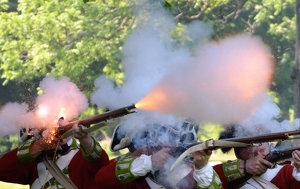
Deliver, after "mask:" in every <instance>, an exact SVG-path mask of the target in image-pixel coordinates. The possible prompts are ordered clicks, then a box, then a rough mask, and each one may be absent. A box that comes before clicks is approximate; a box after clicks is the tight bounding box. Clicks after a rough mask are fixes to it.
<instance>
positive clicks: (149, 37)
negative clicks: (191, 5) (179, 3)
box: [91, 12, 211, 109]
mask: <svg viewBox="0 0 300 189" xmlns="http://www.w3.org/2000/svg"><path fill="white" fill-rule="evenodd" d="M157 20H159V22H158V21H157ZM174 27H175V22H174V19H173V18H171V17H169V16H168V15H166V14H164V13H162V12H153V13H152V14H151V15H150V20H149V21H148V22H147V23H146V24H145V26H144V27H143V28H140V29H137V30H135V31H134V32H133V33H132V34H131V35H130V36H129V37H128V39H127V40H126V42H125V43H124V46H123V51H122V52H123V57H122V67H123V71H124V75H125V83H124V85H122V87H115V86H114V85H113V82H112V81H110V80H109V79H107V78H106V77H105V76H100V77H99V78H98V79H97V80H96V81H95V87H96V89H97V90H96V91H95V92H94V93H93V94H92V96H91V102H92V103H93V104H97V105H98V106H99V107H101V108H109V109H116V108H120V107H123V106H128V105H131V104H134V103H136V102H138V101H139V100H140V99H141V98H142V97H144V96H145V95H147V94H148V93H149V91H150V90H151V89H152V88H153V86H154V85H156V84H157V83H158V82H159V81H160V80H161V78H162V77H164V76H165V75H166V74H167V73H169V72H170V69H173V68H176V67H178V66H180V65H183V64H185V63H186V62H187V60H188V59H189V58H190V57H191V56H192V55H191V51H189V49H188V48H191V47H187V46H181V47H178V46H176V47H175V46H174V44H172V36H171V30H173V29H174ZM186 30H187V34H188V35H189V37H190V41H191V42H194V41H197V44H194V45H199V44H202V43H203V42H204V41H207V40H208V39H209V35H210V32H211V25H209V24H208V23H204V22H200V21H194V22H192V23H191V24H189V25H187V26H186ZM162 35H163V36H164V37H162ZM186 77H189V76H188V75H186Z"/></svg>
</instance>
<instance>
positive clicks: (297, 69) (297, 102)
mask: <svg viewBox="0 0 300 189" xmlns="http://www.w3.org/2000/svg"><path fill="white" fill-rule="evenodd" d="M296 17H297V19H296V22H297V23H296V28H297V29H296V30H297V31H296V47H295V50H296V52H295V55H296V57H295V65H294V67H293V71H292V75H291V78H292V79H293V81H294V111H295V116H294V118H300V33H299V32H300V31H299V30H300V28H299V27H300V0H296Z"/></svg>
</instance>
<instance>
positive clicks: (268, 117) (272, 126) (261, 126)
mask: <svg viewBox="0 0 300 189" xmlns="http://www.w3.org/2000/svg"><path fill="white" fill-rule="evenodd" d="M279 115H280V108H279V107H278V106H277V105H276V104H275V103H274V99H273V98H272V97H270V96H268V98H267V99H266V101H265V102H264V103H263V104H262V106H261V107H260V108H259V109H258V111H257V112H255V114H254V115H253V116H252V117H250V118H248V119H246V120H244V121H242V122H240V123H238V124H237V126H236V133H235V137H245V136H257V135H262V134H268V133H275V132H284V131H294V130H298V129H299V128H300V119H295V120H294V122H292V123H291V122H290V121H289V120H283V121H281V122H280V121H278V118H279Z"/></svg>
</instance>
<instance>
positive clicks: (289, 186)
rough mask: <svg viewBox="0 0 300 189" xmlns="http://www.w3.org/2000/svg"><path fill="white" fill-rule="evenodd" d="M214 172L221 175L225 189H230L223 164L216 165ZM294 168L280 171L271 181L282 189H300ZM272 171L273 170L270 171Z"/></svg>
mask: <svg viewBox="0 0 300 189" xmlns="http://www.w3.org/2000/svg"><path fill="white" fill-rule="evenodd" d="M213 168H214V170H215V171H216V172H217V174H218V175H219V177H220V179H221V181H222V183H223V188H224V189H229V187H228V182H227V180H226V178H225V176H224V172H223V169H222V164H219V165H215V166H214V167H213ZM293 169H294V166H292V165H290V164H288V165H285V166H284V167H282V168H281V169H280V171H279V172H278V173H277V174H276V176H275V177H274V178H273V179H272V180H271V183H273V184H275V185H276V186H277V187H278V188H280V189H299V188H300V181H297V180H296V179H295V178H294V177H293V175H292V172H293ZM269 171H271V170H269Z"/></svg>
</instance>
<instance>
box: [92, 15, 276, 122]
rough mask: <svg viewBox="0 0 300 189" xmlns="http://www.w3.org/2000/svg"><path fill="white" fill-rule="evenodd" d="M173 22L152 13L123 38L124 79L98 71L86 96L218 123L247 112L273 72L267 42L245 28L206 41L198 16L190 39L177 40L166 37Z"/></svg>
mask: <svg viewBox="0 0 300 189" xmlns="http://www.w3.org/2000/svg"><path fill="white" fill-rule="evenodd" d="M158 18H159V19H160V22H159V24H157V22H155V21H157V20H158ZM174 27H175V23H174V21H173V20H172V18H170V17H169V16H168V15H165V14H163V13H157V12H155V13H154V14H152V15H151V16H150V18H149V21H148V22H147V24H145V26H144V27H143V28H139V29H137V30H136V31H134V32H133V33H132V34H131V35H130V36H129V38H128V40H127V41H126V42H125V44H124V47H123V59H122V66H123V68H124V75H125V83H124V85H123V86H121V87H116V86H114V84H113V81H111V80H109V79H107V78H105V76H101V77H99V78H98V79H97V80H96V81H95V87H96V88H97V91H95V92H94V93H93V94H92V97H91V102H92V103H93V104H97V105H98V106H99V107H102V108H109V109H114V108H117V107H120V106H124V105H128V104H132V103H137V104H136V105H137V107H138V108H141V109H147V110H153V111H157V112H161V113H166V114H174V115H176V116H178V117H189V118H192V119H194V120H201V121H209V122H216V123H221V124H229V123H233V122H236V121H241V120H243V119H245V118H246V117H248V116H250V115H251V114H253V112H255V111H256V110H257V109H258V107H259V106H260V105H261V104H262V103H263V101H264V99H265V98H266V96H265V93H266V91H267V90H268V88H269V85H270V82H271V80H272V76H273V60H272V55H271V52H270V49H269V47H268V46H267V45H266V44H265V43H264V42H263V41H262V40H261V39H260V38H259V37H257V36H251V35H248V34H237V35H233V36H229V37H226V38H224V39H220V40H219V41H210V39H209V37H210V33H211V26H210V25H209V24H208V23H204V22H200V21H195V22H192V23H191V24H189V25H187V26H186V31H187V32H186V33H187V34H188V37H190V38H191V41H192V42H191V44H189V45H188V46H187V45H182V46H179V45H178V44H174V43H172V36H171V32H170V31H172V30H173V29H174ZM166 31H168V32H166ZM162 34H163V35H162ZM193 42H194V43H193ZM141 99H142V100H141ZM140 100H141V101H140Z"/></svg>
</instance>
